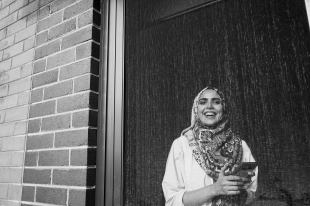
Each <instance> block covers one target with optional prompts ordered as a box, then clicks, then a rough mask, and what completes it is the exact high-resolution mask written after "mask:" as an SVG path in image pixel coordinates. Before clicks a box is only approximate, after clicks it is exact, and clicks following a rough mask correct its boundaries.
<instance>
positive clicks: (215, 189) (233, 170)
mask: <svg viewBox="0 0 310 206" xmlns="http://www.w3.org/2000/svg"><path fill="white" fill-rule="evenodd" d="M227 110H228V109H227V106H226V102H225V98H224V95H223V93H221V92H220V91H218V90H217V89H216V88H213V87H206V88H205V89H203V90H202V91H201V92H200V93H199V94H198V95H197V97H196V98H195V100H194V104H193V107H192V118H191V126H190V127H188V128H187V129H185V130H184V131H183V132H182V134H181V137H179V138H177V139H176V140H175V141H174V142H173V144H172V147H171V150H170V153H169V156H168V160H167V165H166V171H165V175H164V179H163V182H162V186H163V191H164V195H165V199H166V205H169V206H180V205H185V206H186V205H205V206H206V205H208V206H209V205H210V206H211V205H212V206H237V205H238V206H240V205H245V204H247V203H250V202H252V201H253V199H254V194H255V192H256V188H257V172H258V169H257V167H256V168H255V170H251V169H249V170H248V169H246V172H245V173H243V174H245V175H242V176H241V175H238V174H240V173H238V174H237V172H238V171H239V170H240V166H241V163H242V162H254V161H255V160H254V158H253V156H252V154H251V151H250V149H249V147H248V146H247V144H246V143H245V142H244V141H243V140H241V139H240V138H239V137H238V136H237V135H235V134H234V133H233V132H232V130H231V129H230V127H229V121H228V116H227V113H228V111H227Z"/></svg>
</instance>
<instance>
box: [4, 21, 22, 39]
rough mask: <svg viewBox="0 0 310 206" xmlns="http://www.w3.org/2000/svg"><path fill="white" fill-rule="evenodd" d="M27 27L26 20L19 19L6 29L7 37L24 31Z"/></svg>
mask: <svg viewBox="0 0 310 206" xmlns="http://www.w3.org/2000/svg"><path fill="white" fill-rule="evenodd" d="M26 25H27V21H26V19H21V20H19V21H17V22H15V23H14V24H11V25H10V26H8V27H7V34H6V35H7V36H10V35H12V34H15V33H16V32H18V31H20V30H22V29H25V28H26Z"/></svg>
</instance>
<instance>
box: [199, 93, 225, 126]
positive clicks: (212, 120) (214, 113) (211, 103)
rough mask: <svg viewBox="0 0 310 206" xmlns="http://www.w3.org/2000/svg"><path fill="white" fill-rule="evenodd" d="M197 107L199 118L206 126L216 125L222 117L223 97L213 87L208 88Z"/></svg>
mask: <svg viewBox="0 0 310 206" xmlns="http://www.w3.org/2000/svg"><path fill="white" fill-rule="evenodd" d="M197 109H198V111H197V112H198V113H197V115H198V119H199V120H200V123H202V124H203V125H205V126H209V127H212V126H215V125H216V124H217V123H218V122H219V121H220V120H221V119H222V116H223V104H222V99H221V97H220V96H219V95H218V93H217V92H216V91H214V90H212V89H207V90H205V91H204V92H203V93H202V94H201V95H200V97H199V99H198V108H197Z"/></svg>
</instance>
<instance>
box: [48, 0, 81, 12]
mask: <svg viewBox="0 0 310 206" xmlns="http://www.w3.org/2000/svg"><path fill="white" fill-rule="evenodd" d="M75 2H77V0H56V1H54V2H53V3H51V12H52V13H54V12H56V11H59V10H60V9H63V8H65V7H67V6H69V5H70V4H73V3H75Z"/></svg>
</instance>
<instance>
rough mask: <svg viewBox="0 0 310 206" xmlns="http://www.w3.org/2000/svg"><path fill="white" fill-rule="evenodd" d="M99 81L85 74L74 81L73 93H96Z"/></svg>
mask: <svg viewBox="0 0 310 206" xmlns="http://www.w3.org/2000/svg"><path fill="white" fill-rule="evenodd" d="M98 87H99V79H98V77H96V76H93V75H90V74H87V75H84V76H82V77H79V78H76V79H74V92H80V91H85V90H92V91H98Z"/></svg>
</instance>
